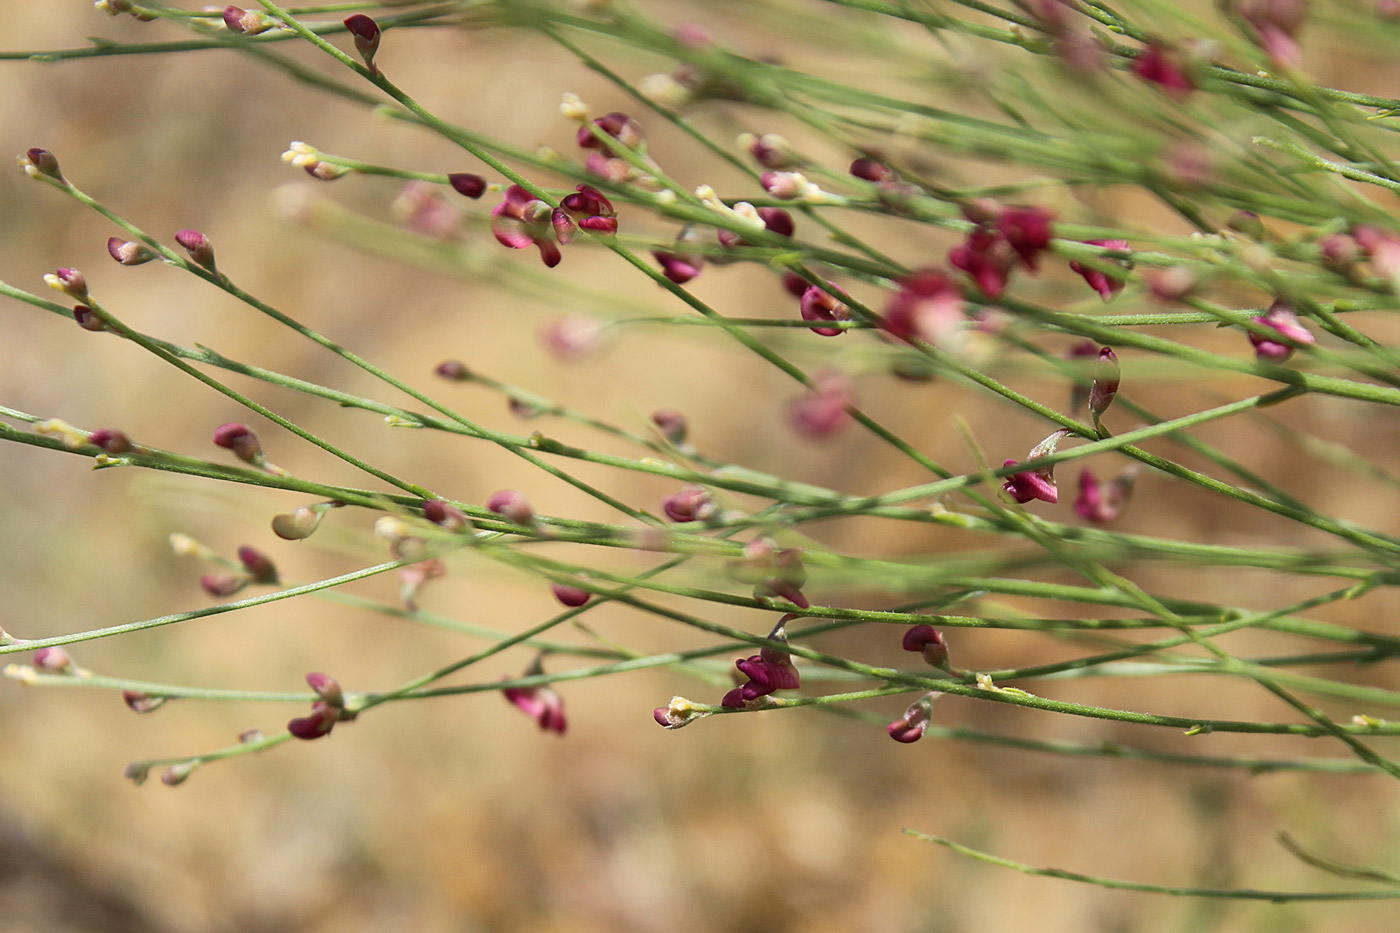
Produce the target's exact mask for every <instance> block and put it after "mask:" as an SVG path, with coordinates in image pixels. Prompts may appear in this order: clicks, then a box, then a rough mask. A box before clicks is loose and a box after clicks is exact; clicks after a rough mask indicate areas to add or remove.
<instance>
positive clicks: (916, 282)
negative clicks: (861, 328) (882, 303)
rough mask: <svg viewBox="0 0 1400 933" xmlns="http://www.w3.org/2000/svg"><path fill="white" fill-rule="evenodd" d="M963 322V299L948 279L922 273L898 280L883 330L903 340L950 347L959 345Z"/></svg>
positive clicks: (934, 272) (940, 274)
mask: <svg viewBox="0 0 1400 933" xmlns="http://www.w3.org/2000/svg"><path fill="white" fill-rule="evenodd" d="M964 320H966V317H965V315H964V313H963V299H962V295H961V294H960V293H959V292H958V290H957V288H955V287H954V286H953V283H952V282H951V281H949V279H948V276H947V275H946V274H944V273H943V272H942V271H940V270H938V269H922V270H920V271H918V272H914V273H912V274H910V275H908V276H906V277H904V278H902V279H900V280H899V291H898V292H897V293H895V296H894V298H892V299H891V300H890V303H889V305H888V306H887V307H886V308H885V316H884V319H883V320H882V322H881V326H882V327H884V329H885V331H886V332H888V333H889V334H890V335H891V336H894V337H897V338H898V339H900V340H907V341H909V342H910V343H913V342H914V341H916V340H921V341H923V342H925V343H929V344H933V345H935V346H944V347H947V346H952V345H954V344H955V343H956V340H957V338H958V336H959V327H960V325H961V324H962V323H963V321H964Z"/></svg>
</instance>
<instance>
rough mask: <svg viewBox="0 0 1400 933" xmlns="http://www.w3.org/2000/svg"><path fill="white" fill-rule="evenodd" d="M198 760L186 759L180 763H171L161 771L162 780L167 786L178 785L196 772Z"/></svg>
mask: <svg viewBox="0 0 1400 933" xmlns="http://www.w3.org/2000/svg"><path fill="white" fill-rule="evenodd" d="M196 766H197V762H194V761H186V762H182V763H181V764H178V765H171V766H170V767H168V768H166V769H165V770H164V771H162V772H161V775H160V782H161V783H162V784H164V785H165V786H166V787H176V786H178V785H180V784H183V783H185V781H186V780H187V779H188V778H189V776H190V775H191V774H192V773H194V769H195V767H196Z"/></svg>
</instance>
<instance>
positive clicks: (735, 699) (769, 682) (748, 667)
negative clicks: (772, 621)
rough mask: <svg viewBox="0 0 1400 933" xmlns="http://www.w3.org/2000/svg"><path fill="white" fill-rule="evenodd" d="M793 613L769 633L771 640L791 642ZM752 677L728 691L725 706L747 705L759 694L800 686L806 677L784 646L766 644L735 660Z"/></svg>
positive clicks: (745, 673) (745, 674)
mask: <svg viewBox="0 0 1400 933" xmlns="http://www.w3.org/2000/svg"><path fill="white" fill-rule="evenodd" d="M791 618H792V616H783V618H782V620H781V621H779V622H778V624H777V625H776V626H775V627H774V629H773V631H772V632H770V633H769V634H768V640H769V641H776V642H781V643H782V644H784V645H786V644H787V630H786V625H787V622H788V620H789V619H791ZM734 666H735V667H737V668H738V669H739V670H740V671H741V672H742V673H743V674H744V676H745V677H747V678H748V681H747V682H746V683H744V684H743V685H742V686H739V687H735V688H734V689H733V690H731V691H729V692H728V693H726V694H725V695H724V699H722V700H721V701H720V705H721V706H727V707H730V708H734V709H739V708H743V707H745V706H747V705H749V704H750V703H752V702H753V701H755V700H757V699H758V698H759V697H765V696H768V695H769V694H771V693H775V692H777V691H779V690H796V689H797V688H798V687H800V686H801V685H802V678H801V676H800V675H799V674H798V672H797V668H796V667H794V666H793V663H792V656H791V655H790V654H789V653H788V652H786V651H783V650H781V649H778V648H771V647H768V646H764V647H763V648H762V649H761V650H760V651H759V653H758V654H755V655H751V656H750V657H747V658H740V659H739V660H738V661H735V662H734Z"/></svg>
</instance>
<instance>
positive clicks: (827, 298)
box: [798, 282, 851, 337]
mask: <svg viewBox="0 0 1400 933" xmlns="http://www.w3.org/2000/svg"><path fill="white" fill-rule="evenodd" d="M827 285H828V287H829V288H830V289H831V291H835V292H838V293H839V294H842V295H844V294H846V290H845V289H843V288H842V287H841V286H839V285H833V284H831V283H830V282H828V283H827ZM831 291H828V290H827V289H824V288H822V287H821V286H819V285H809V286H808V287H807V288H806V289H805V290H804V291H803V292H802V299H801V302H800V304H799V306H798V307H799V309H800V311H801V313H802V320H804V321H832V322H835V321H849V320H850V319H851V309H850V308H848V307H846V303H845V302H844V301H842V300H841V299H840V298H837V297H836V296H835V295H833V294H831ZM845 332H846V329H845V328H844V327H813V328H812V333H814V334H819V335H820V336H822V337H839V336H841V335H842V334H844V333H845Z"/></svg>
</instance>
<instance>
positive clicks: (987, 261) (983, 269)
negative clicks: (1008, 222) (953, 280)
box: [948, 227, 1017, 298]
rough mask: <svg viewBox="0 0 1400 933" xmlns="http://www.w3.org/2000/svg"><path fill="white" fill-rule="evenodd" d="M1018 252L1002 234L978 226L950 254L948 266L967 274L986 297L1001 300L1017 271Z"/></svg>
mask: <svg viewBox="0 0 1400 933" xmlns="http://www.w3.org/2000/svg"><path fill="white" fill-rule="evenodd" d="M1016 260H1017V255H1016V251H1015V250H1013V249H1012V248H1011V243H1010V241H1008V240H1007V239H1006V237H1004V236H1002V234H1001V232H1000V231H997V230H988V229H987V228H986V227H976V228H974V229H973V230H972V232H971V233H969V234H968V235H967V239H966V240H964V241H963V242H962V243H961V244H959V245H958V246H955V247H953V248H952V249H951V250H949V251H948V263H949V264H950V265H952V266H953V267H954V268H956V269H961V270H962V271H963V272H966V273H967V274H968V276H969V277H971V279H972V281H973V282H975V283H977V287H978V288H979V289H981V290H982V294H984V295H986V296H987V297H988V298H997V297H999V296H1000V295H1001V293H1002V292H1003V291H1004V290H1005V289H1006V282H1007V280H1008V279H1009V278H1010V277H1011V270H1012V269H1014V268H1016Z"/></svg>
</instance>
